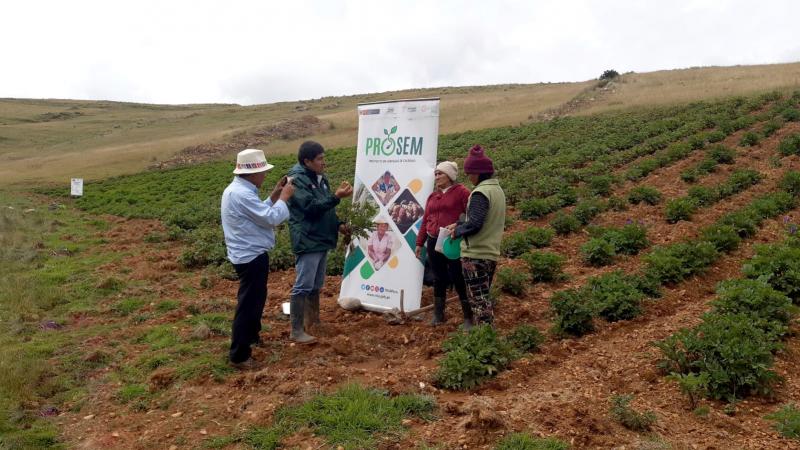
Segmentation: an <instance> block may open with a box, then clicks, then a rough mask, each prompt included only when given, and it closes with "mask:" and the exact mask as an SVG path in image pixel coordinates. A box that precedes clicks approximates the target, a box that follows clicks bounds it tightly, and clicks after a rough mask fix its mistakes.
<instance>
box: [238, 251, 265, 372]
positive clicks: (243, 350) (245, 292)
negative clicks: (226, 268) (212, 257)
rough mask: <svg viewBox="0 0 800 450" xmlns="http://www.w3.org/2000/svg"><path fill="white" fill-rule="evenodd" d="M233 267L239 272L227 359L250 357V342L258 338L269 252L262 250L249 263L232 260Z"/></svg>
mask: <svg viewBox="0 0 800 450" xmlns="http://www.w3.org/2000/svg"><path fill="white" fill-rule="evenodd" d="M233 267H234V269H236V274H237V275H239V292H238V294H237V295H236V299H237V303H236V313H234V315H233V329H232V332H231V350H230V354H229V356H228V357H229V358H230V360H231V362H234V363H240V362H242V361H245V360H247V358H249V357H250V352H251V350H250V345H252V344H255V343H256V342H258V339H259V333H260V332H261V315H262V314H263V313H264V305H265V304H266V303H267V275H268V274H269V255H267V254H266V253H264V254H262V255H260V256H257V257H256V258H255V259H254V260H252V261H250V262H249V263H245V264H234V265H233Z"/></svg>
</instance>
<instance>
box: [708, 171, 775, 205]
mask: <svg viewBox="0 0 800 450" xmlns="http://www.w3.org/2000/svg"><path fill="white" fill-rule="evenodd" d="M763 178H764V175H762V174H761V173H759V172H758V171H757V170H752V169H739V170H736V171H734V172H733V173H731V175H730V176H729V177H728V179H727V180H725V181H724V182H723V183H722V184H720V185H719V187H718V188H717V195H718V197H720V198H725V197H730V196H731V195H733V194H737V193H739V192H742V191H744V190H745V189H747V188H749V187H750V186H753V185H755V184H758V183H759V182H760V181H761V180H762V179H763Z"/></svg>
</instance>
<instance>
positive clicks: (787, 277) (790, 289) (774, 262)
mask: <svg viewBox="0 0 800 450" xmlns="http://www.w3.org/2000/svg"><path fill="white" fill-rule="evenodd" d="M742 273H744V275H745V276H746V277H747V278H750V279H754V280H760V281H763V282H765V283H767V284H769V285H770V286H772V288H774V289H775V290H777V291H779V292H781V293H783V294H785V295H786V296H788V297H789V298H790V299H791V300H792V301H793V302H794V303H796V304H800V248H797V247H794V246H790V245H782V244H771V245H760V246H757V247H756V254H755V255H754V256H753V257H752V258H751V259H750V260H749V261H748V262H747V264H745V265H744V266H742Z"/></svg>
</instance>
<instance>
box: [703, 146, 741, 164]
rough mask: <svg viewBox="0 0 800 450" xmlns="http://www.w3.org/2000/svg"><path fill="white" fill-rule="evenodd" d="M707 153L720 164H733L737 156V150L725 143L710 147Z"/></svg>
mask: <svg viewBox="0 0 800 450" xmlns="http://www.w3.org/2000/svg"><path fill="white" fill-rule="evenodd" d="M706 153H707V154H708V157H709V158H710V159H711V160H713V161H716V162H717V163H719V164H733V162H734V159H735V158H736V151H735V150H733V149H732V148H728V147H726V146H724V145H715V146H713V147H710V148H709V149H708V150H707V152H706Z"/></svg>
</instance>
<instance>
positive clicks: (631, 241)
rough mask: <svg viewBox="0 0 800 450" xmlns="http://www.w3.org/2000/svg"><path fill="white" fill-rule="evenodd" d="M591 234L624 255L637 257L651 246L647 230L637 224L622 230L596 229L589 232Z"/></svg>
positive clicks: (626, 226)
mask: <svg viewBox="0 0 800 450" xmlns="http://www.w3.org/2000/svg"><path fill="white" fill-rule="evenodd" d="M589 234H590V235H591V236H593V237H597V238H600V239H604V240H606V241H608V242H610V243H611V244H612V245H613V246H614V252H616V253H619V254H623V255H635V254H637V253H639V251H640V250H642V249H644V248H647V247H648V246H649V245H650V241H649V240H648V239H647V229H646V228H645V227H644V225H639V224H636V223H628V224H626V225H624V226H622V227H620V228H612V227H609V228H602V227H594V228H591V229H590V230H589Z"/></svg>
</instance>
